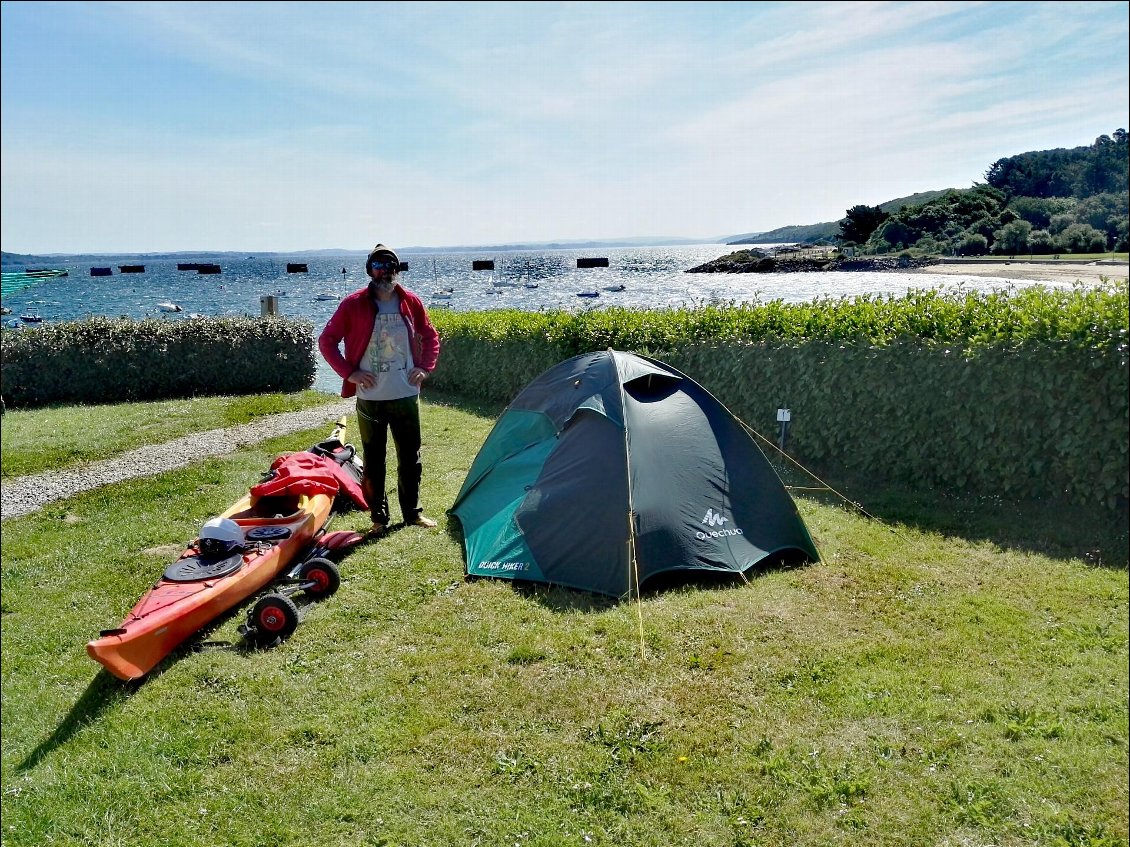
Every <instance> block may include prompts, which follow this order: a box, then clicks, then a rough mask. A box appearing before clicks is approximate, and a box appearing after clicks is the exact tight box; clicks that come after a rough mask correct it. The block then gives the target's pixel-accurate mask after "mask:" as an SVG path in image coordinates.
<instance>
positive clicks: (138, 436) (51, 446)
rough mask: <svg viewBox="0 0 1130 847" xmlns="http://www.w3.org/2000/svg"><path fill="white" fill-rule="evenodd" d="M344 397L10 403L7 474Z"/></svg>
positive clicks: (0, 442) (2, 441)
mask: <svg viewBox="0 0 1130 847" xmlns="http://www.w3.org/2000/svg"><path fill="white" fill-rule="evenodd" d="M339 399H340V398H339V397H338V396H337V395H332V394H327V393H325V392H322V391H300V392H297V393H294V394H254V395H248V396H245V397H190V398H187V399H179V400H159V401H153V402H149V403H120V404H110V405H102V406H82V407H75V406H56V407H52V408H46V409H10V410H8V411H7V412H5V413H4V418H3V421H4V425H3V427H2V428H0V448H2V451H0V455H2V457H3V459H2V462H0V475H2V476H3V477H4V478H8V477H12V476H23V475H25V474H32V473H40V472H42V471H46V470H54V469H57V468H65V467H73V466H75V465H80V464H83V463H86V462H93V461H96V460H98V459H105V458H108V457H110V456H113V455H116V454H118V453H123V452H125V451H127V450H132V449H133V448H135V447H140V446H142V445H143V444H159V443H161V442H164V441H171V440H173V439H174V438H179V437H181V436H182V435H188V434H190V433H193V432H203V431H206V430H209V429H221V428H224V427H229V426H237V425H239V424H245V423H248V422H250V421H252V420H255V419H256V418H261V417H263V416H265V415H276V414H280V413H282V412H295V411H298V410H300V409H307V408H310V407H312V406H319V405H322V404H325V403H330V402H333V401H335V400H339Z"/></svg>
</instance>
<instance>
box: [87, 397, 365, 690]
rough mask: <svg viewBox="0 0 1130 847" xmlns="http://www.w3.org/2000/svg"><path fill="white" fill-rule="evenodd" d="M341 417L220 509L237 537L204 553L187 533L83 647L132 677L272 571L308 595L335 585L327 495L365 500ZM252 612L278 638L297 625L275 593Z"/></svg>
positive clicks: (289, 606)
mask: <svg viewBox="0 0 1130 847" xmlns="http://www.w3.org/2000/svg"><path fill="white" fill-rule="evenodd" d="M344 425H345V419H344V418H343V419H342V420H340V421H339V422H338V427H337V428H336V429H335V430H334V434H333V435H332V436H331V438H330V439H329V440H327V441H324V442H322V443H321V444H320V445H317V447H315V448H311V450H310V451H307V452H304V453H300V454H293V456H291V457H289V458H288V459H287V461H285V462H283V460H282V459H280V460H277V461H276V463H275V465H273V466H272V470H271V472H269V474H270V476H269V478H268V480H266V481H265V482H262V483H259V484H257V485H256V486H253V487H252V488H251V489H250V491H249V493H248V494H247V495H245V496H244V497H242V498H241V499H240V500H239V501H237V502H236V503H235V504H233V505H232V506H231V507H230V508H229V509H227V510H226V511H225V512H224V513H223V514H222V515H221V516H220V517H221V518H226V519H229V520H230V521H231V522H234V524H235V525H237V526H238V527H239V530H240V531H241V532H242V536H243V539H244V541H243V543H242V544H240V545H239V547H238V548H236V549H235V550H233V551H231V553H230V555H222V556H205V555H204V552H203V550H202V548H204V549H209V548H208V547H207V544H206V543H205V542H203V540H202V538H198V539H196V540H195V541H193V542H192V543H191V544H189V545H188V548H187V549H186V550H185V551H184V552H183V553H182V554H181V556H180V558H179V559H177V560H176V561H175V562H173V563H172V564H171V565H169V566H168V567H167V568H166V569H165V572H164V573H163V574H162V576H161V578H160V579H159V580H158V581H157V583H156V584H155V585H154V586H153V587H152V588H150V589H149V590H148V591H146V592H145V594H144V595H143V596H142V597H141V599H140V600H138V602H137V604H136V605H134V607H133V608H132V609H131V610H130V611H129V613H128V614H127V615H126V617H125V619H124V620H123V621H122V622H121V624H120V625H119V626H117V627H115V628H114V629H108V630H103V631H102V632H101V633H100V634H99V637H98V638H97V639H95V640H93V641H91V642H89V643H88V644H87V645H86V651H87V653H88V654H89V655H90V657H91V658H92V659H94V660H95V661H96V662H100V663H101V664H102V665H104V666H105V667H106V669H107V670H108V671H110V673H112V674H113V675H114V676H116V677H118V678H119V679H123V680H133V679H139V678H141V677H143V676H145V675H146V674H147V673H149V672H150V671H151V670H152V669H153V668H154V667H156V666H157V664H158V663H159V662H160V661H161V660H162V659H164V658H165V657H166V656H167V655H169V653H171V652H172V651H173V650H174V649H176V647H177V646H179V645H180V644H181V643H183V642H184V641H185V640H187V639H188V638H190V637H191V636H192V635H194V634H195V633H197V632H198V631H200V630H201V629H202V628H203V627H205V626H207V625H208V624H209V623H211V622H212V621H213V620H215V619H216V618H217V617H219V616H220V615H221V614H223V613H224V612H226V611H228V610H229V609H231V608H233V607H235V606H237V605H238V604H239V603H241V602H243V601H244V600H246V599H247V598H249V597H251V596H252V595H253V594H255V593H257V592H259V591H261V590H263V589H264V588H265V587H267V586H268V585H270V584H271V583H273V582H275V581H277V580H279V579H280V578H283V577H286V576H288V575H290V576H291V579H290V583H291V584H293V585H295V586H297V587H301V588H302V589H304V590H307V591H308V592H309V593H311V594H313V595H315V596H317V595H318V594H320V593H323V594H328V593H331V592H332V591H333V590H336V588H337V583H338V576H337V572H336V570H335V568H334V565H333V563H332V561H330V560H329V559H327V558H323V556H327V555H328V554H329V551H330V549H331V547H332V545H331V546H330V547H327V546H325V545H319V543H318V542H319V540H320V539H321V538H322V537H323V536H324V534H325V527H326V524H327V523H328V521H329V520H330V517H331V515H332V514H333V513H334V509H335V503H337V504H341V503H342V502H343V500H344V499H352V500H353V501H354V503H355V504H356V505H363V504H364V497H363V495H362V494H361V493H360V487H359V484H358V483H359V474H360V462H359V460H358V459H356V458H355V451H354V450H353V448H352V447H351V446H350V445H345V444H343V443H342V441H341V438H342V436H343V433H344ZM345 453H347V454H348V455H347V456H346V455H343V454H345ZM280 463H281V464H280ZM295 468H297V470H296V471H295V470H294V469H295ZM288 471H293V472H288ZM272 477H273V478H272ZM335 482H336V483H339V484H338V485H337V490H334V487H335V485H334V484H335ZM341 495H346V497H342V496H341ZM358 501H359V502H358ZM210 523H211V522H210ZM228 525H229V526H230V524H228ZM334 535H349V536H350V541H351V543H352V541H353V539H354V537H356V539H357V540H359V538H360V536H356V534H353V533H350V534H346V533H334ZM292 572H293V573H292ZM254 612H255V616H256V617H257V623H258V625H259V628H260V629H262V630H264V631H265V632H266V634H268V635H270V634H271V631H272V630H275V631H277V632H278V633H279V634H281V635H284V636H285V635H286V634H289V631H291V630H293V627H294V625H295V624H296V623H297V609H296V607H295V606H294V604H293V602H292V601H290V600H289V599H288V597H287V595H286V594H284V593H280V594H277V595H271V596H270V597H269V598H265V601H261V602H260V603H259V604H257V606H256V608H255V610H254Z"/></svg>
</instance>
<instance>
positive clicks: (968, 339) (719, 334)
mask: <svg viewBox="0 0 1130 847" xmlns="http://www.w3.org/2000/svg"><path fill="white" fill-rule="evenodd" d="M1128 304H1130V299H1128V297H1127V285H1126V283H1125V282H1119V283H1112V284H1107V285H1104V286H1098V287H1096V288H1088V289H1084V288H1082V287H1081V286H1080V287H1076V288H1074V289H1066V290H1064V289H1045V288H1039V287H1038V288H1031V289H1027V290H1024V291H1021V292H1017V293H1013V294H1007V293H995V294H979V293H967V294H948V295H943V294H940V293H937V292H912V293H910V294H909V295H908V296H906V297H901V298H895V297H859V298H852V299H847V298H842V299H830V298H829V299H825V300H822V301H817V302H815V303H803V304H787V303H783V302H781V301H774V302H772V303H762V304H731V305H711V306H704V307H700V308H696V309H675V310H630V309H606V310H593V311H589V312H584V313H580V314H569V313H562V312H547V313H525V312H517V311H498V312H477V313H456V312H450V311H448V310H445V309H437V310H435V311H434V313H433V319H434V321H435V323H436V326H437V328H438V329H439V331H440V335H441V337H442V338H443V353H442V355H441V357H440V364H439V367H438V369H437V370H436V372H435V373H434V374H433V376H432V378H431V380H430V383H431V384H433V385H435V386H436V387H437V388H442V389H446V390H451V391H455V392H460V393H465V394H470V395H474V396H481V397H484V398H487V399H491V400H496V401H508V400H510V399H512V398H513V397H514V396H515V395H516V394H517V393H518V392H519V391H521V389H522V388H523V387H525V385H526V384H527V383H529V382H530V380H532V379H533V378H535V377H536V376H538V375H539V374H540V373H542V372H543V371H544V370H546V369H547V368H548V367H550V366H551V365H553V364H556V363H557V362H559V361H562V360H564V359H567V358H569V357H571V356H574V355H577V354H579V353H584V352H588V351H592V350H602V349H606V348H608V347H612V348H614V349H618V350H633V351H637V352H640V353H644V354H647V355H651V356H654V357H655V358H658V359H661V360H663V361H665V362H667V363H668V364H670V365H672V366H673V367H676V368H678V369H680V370H682V371H684V372H685V373H687V374H688V375H689V376H691V377H692V378H694V379H695V380H696V381H697V382H699V383H701V384H702V385H703V386H704V387H705V388H707V389H708V390H710V391H711V392H712V393H714V394H715V395H716V396H717V397H718V398H719V399H720V400H721V401H722V402H723V403H725V404H726V405H727V406H728V407H729V408H730V409H731V411H733V412H734V414H735V415H737V416H738V417H739V418H741V419H742V420H743V421H745V422H746V423H747V424H748V425H750V426H751V427H753V428H754V429H756V430H757V431H758V432H760V433H762V434H763V435H765V436H767V437H769V438H770V439H775V435H776V432H777V426H778V425H777V422H776V412H777V408H778V407H779V406H786V407H788V408H790V409H791V410H792V423H791V425H790V430H789V433H790V440H789V446H790V453H792V454H793V455H794V456H795V457H796V458H797V459H798V460H800V461H801V462H803V463H805V464H809V465H815V466H819V467H822V468H829V469H833V470H835V469H839V470H843V471H848V472H852V473H859V474H872V475H874V476H876V477H880V478H885V479H891V480H899V481H903V482H906V483H909V484H912V485H923V486H929V487H935V486H937V487H944V488H948V489H959V490H963V491H965V492H968V493H973V494H979V495H983V496H1004V497H1009V498H1023V497H1036V498H1040V497H1049V498H1065V499H1067V500H1070V501H1073V502H1078V503H1084V504H1094V505H1102V506H1103V507H1111V508H1125V505H1126V500H1127V496H1128V493H1130V491H1128V480H1130V457H1128V441H1130V380H1128V375H1130V368H1128V359H1127V324H1128V323H1130V308H1128Z"/></svg>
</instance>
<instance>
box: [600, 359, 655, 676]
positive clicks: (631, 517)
mask: <svg viewBox="0 0 1130 847" xmlns="http://www.w3.org/2000/svg"><path fill="white" fill-rule="evenodd" d="M608 355H609V356H610V357H612V366H613V367H614V368H616V385H617V387H618V388H619V389H620V419H621V420H622V421H623V427H624V469H625V470H626V471H627V475H628V562H629V563H630V565H631V573H630V574H629V576H628V579H629V585H628V596H629V597H631V596H632V585H631V583H632V582H634V583H635V589H636V618H637V620H638V621H639V630H640V658H641V659H646V658H647V648H646V644H645V642H644V636H643V596H642V595H641V594H640V563H639V559H637V558H636V504H635V500H634V498H633V497H632V450H631V447H630V444H629V442H628V422H627V420H626V418H627V402H626V400H625V397H624V381H623V380H622V379H620V366H619V365H618V364H617V362H616V351H615V350H613V349H612V348H611V347H609V348H608Z"/></svg>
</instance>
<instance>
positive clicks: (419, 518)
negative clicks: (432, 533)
mask: <svg viewBox="0 0 1130 847" xmlns="http://www.w3.org/2000/svg"><path fill="white" fill-rule="evenodd" d="M412 526H426V527H427V528H428V529H431V528H432V527H433V526H438V524H437V523H436V522H435V521H433V520H432V519H431V518H425V517H424V516H423V515H416V520H414V521H412Z"/></svg>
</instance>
